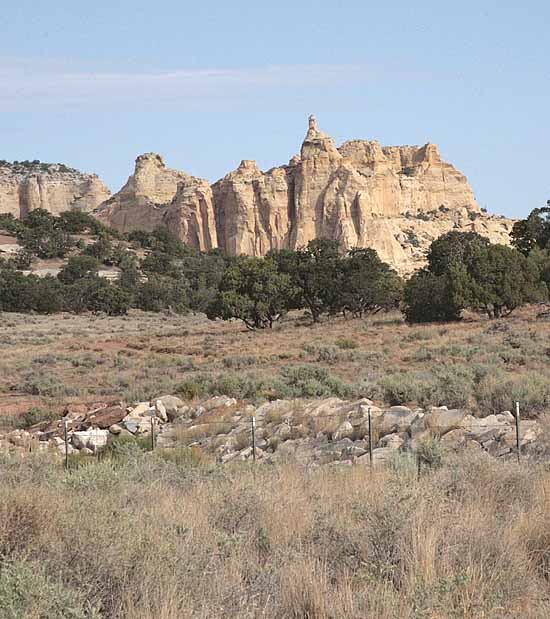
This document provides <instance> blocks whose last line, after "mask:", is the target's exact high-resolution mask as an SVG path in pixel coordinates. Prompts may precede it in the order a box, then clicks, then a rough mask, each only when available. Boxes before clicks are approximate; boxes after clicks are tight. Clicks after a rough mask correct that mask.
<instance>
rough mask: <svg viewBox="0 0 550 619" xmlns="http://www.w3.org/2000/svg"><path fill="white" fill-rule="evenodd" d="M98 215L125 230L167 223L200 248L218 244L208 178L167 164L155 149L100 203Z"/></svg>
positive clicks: (140, 158) (148, 228) (139, 158)
mask: <svg viewBox="0 0 550 619" xmlns="http://www.w3.org/2000/svg"><path fill="white" fill-rule="evenodd" d="M95 215H96V216H97V217H98V219H100V220H101V221H103V222H105V223H106V224H109V225H111V226H113V227H114V228H117V229H118V230H120V231H122V232H131V231H133V230H147V231H152V230H154V229H155V228H157V227H159V226H165V227H167V228H169V229H170V230H172V231H173V232H175V233H176V234H177V235H178V237H179V238H180V239H181V240H182V241H184V242H185V243H187V244H188V245H191V246H192V247H196V248H197V249H201V250H208V249H212V248H214V247H218V241H217V236H216V222H215V218H214V205H213V199H212V190H211V188H210V184H209V183H208V181H206V180H204V179H201V178H196V177H194V176H191V175H189V174H186V173H185V172H180V171H179V170H172V169H170V168H167V167H166V164H165V163H164V160H163V158H162V157H161V156H160V155H157V154H155V153H146V154H144V155H140V156H139V157H138V158H137V159H136V166H135V170H134V173H133V174H132V175H131V176H130V178H129V179H128V181H127V182H126V185H124V187H123V188H122V189H121V190H120V191H119V192H118V193H117V194H115V195H113V196H112V197H111V198H110V199H109V200H107V201H106V202H104V203H103V204H102V205H100V206H99V208H98V209H97V210H96V211H95Z"/></svg>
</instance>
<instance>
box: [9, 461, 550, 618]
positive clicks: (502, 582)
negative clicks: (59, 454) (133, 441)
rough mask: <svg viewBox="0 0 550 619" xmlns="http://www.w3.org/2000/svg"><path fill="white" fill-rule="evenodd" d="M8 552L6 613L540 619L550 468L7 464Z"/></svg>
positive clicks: (548, 553) (549, 600)
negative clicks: (69, 466) (307, 468)
mask: <svg viewBox="0 0 550 619" xmlns="http://www.w3.org/2000/svg"><path fill="white" fill-rule="evenodd" d="M178 454H179V455H178ZM449 458H450V457H449ZM0 556H1V562H0V616H2V617H3V619H15V618H21V617H37V618H38V617H40V618H45V619H54V618H55V619H63V618H65V617H70V618H84V617H105V618H115V617H116V618H123V617H124V618H131V619H145V618H147V619H149V618H150V619H152V618H155V619H176V618H177V619H181V618H187V617H189V618H191V617H193V618H205V619H206V618H214V617H216V618H220V617H228V618H229V617H238V618H252V617H270V618H272V617H277V618H281V619H282V618H289V617H290V618H291V617H294V618H304V619H305V618H309V619H329V618H330V619H340V618H342V619H343V618H344V617H345V618H365V617H376V618H377V619H386V618H387V619H394V618H395V617H400V618H403V619H406V618H419V617H426V618H441V619H444V618H451V617H452V618H458V617H461V618H472V617H479V618H481V617H483V618H485V619H488V618H505V617H506V618H508V617H522V618H527V619H530V618H541V619H542V618H543V617H548V616H550V584H549V577H550V471H549V470H548V468H547V467H545V466H543V465H538V466H534V465H531V466H528V465H523V466H518V465H517V464H515V463H505V462H502V461H497V460H493V459H491V458H490V457H488V456H485V455H483V454H461V455H460V456H459V457H458V459H456V460H453V459H452V458H450V459H448V460H447V461H446V462H445V463H444V465H443V466H442V467H441V468H439V469H437V470H431V471H430V470H427V471H425V472H424V473H423V474H422V475H421V476H420V478H418V477H417V471H416V469H415V467H414V464H412V463H411V462H409V461H408V460H406V459H405V460H400V461H397V462H396V464H395V465H394V466H392V467H391V468H389V469H387V470H375V471H370V470H368V469H366V468H361V467H347V468H343V469H342V468H338V469H336V468H330V467H329V468H323V469H316V470H311V471H304V470H299V469H297V468H294V467H292V466H288V467H281V468H276V467H258V469H257V471H255V472H254V471H253V470H252V469H251V468H248V467H237V468H232V467H225V468H219V467H213V466H211V465H209V464H207V463H204V462H202V461H201V460H200V459H199V458H197V457H194V456H193V454H191V453H189V452H186V451H181V452H177V453H176V455H174V453H173V454H172V455H171V456H167V455H163V454H162V452H160V451H159V452H157V453H156V454H155V455H151V454H150V453H144V452H141V451H139V450H133V449H129V450H128V451H127V452H126V453H123V454H118V455H115V457H108V458H105V459H104V460H103V461H101V462H95V461H93V462H92V463H90V464H86V465H82V466H79V467H75V468H74V469H72V470H70V471H69V472H65V471H64V470H63V469H62V468H61V466H60V465H59V463H52V462H48V461H47V460H44V459H40V458H38V459H36V458H28V459H25V460H24V461H23V462H21V460H13V461H10V460H4V461H3V462H2V466H1V467H0Z"/></svg>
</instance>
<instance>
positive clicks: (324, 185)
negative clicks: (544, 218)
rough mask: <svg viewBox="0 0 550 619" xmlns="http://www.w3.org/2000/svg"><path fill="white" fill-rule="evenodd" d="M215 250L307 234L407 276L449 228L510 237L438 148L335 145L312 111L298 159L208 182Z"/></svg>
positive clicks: (246, 166)
mask: <svg viewBox="0 0 550 619" xmlns="http://www.w3.org/2000/svg"><path fill="white" fill-rule="evenodd" d="M212 189H213V193H214V204H215V209H216V221H217V233H218V241H219V243H220V246H221V247H222V248H223V249H225V250H226V251H227V252H228V253H230V254H238V253H245V254H251V255H263V254H265V253H266V252H267V251H269V249H277V248H282V247H289V248H293V249H294V248H297V247H300V246H303V245H305V244H307V242H308V241H310V240H311V239H314V238H320V237H324V238H332V239H338V240H340V241H341V242H342V244H343V245H345V246H346V247H360V246H368V247H373V248H374V249H376V250H377V251H378V254H379V255H380V257H381V258H382V259H383V260H385V261H387V262H389V263H390V264H392V265H393V266H394V267H395V268H396V269H397V270H398V271H399V272H401V273H403V274H407V273H410V272H412V271H413V270H415V269H416V268H418V267H419V266H421V265H422V264H423V262H424V258H425V253H426V250H427V248H428V247H429V245H430V243H431V241H432V240H434V239H435V238H437V237H438V236H440V235H441V234H444V233H445V232H448V231H449V230H452V229H458V230H465V231H466V230H473V231H476V232H479V233H480V234H483V235H484V236H487V237H489V238H490V240H491V241H493V242H498V243H508V242H509V232H510V229H511V226H512V223H513V222H511V221H510V220H507V219H504V218H500V217H491V216H488V215H486V214H485V213H483V212H482V211H481V209H480V208H479V207H478V205H477V203H476V201H475V198H474V195H473V192H472V190H471V188H470V186H469V184H468V181H467V179H466V177H465V176H464V175H463V174H462V173H461V172H459V171H458V170H456V169H455V168H454V167H453V166H452V165H450V164H448V163H446V162H444V161H442V159H441V156H440V154H439V151H438V149H437V147H436V146H435V145H433V144H426V145H425V146H421V147H418V146H398V147H393V146H391V147H385V148H383V147H381V146H380V144H378V142H375V141H366V140H354V141H351V142H346V143H345V144H344V145H343V146H341V147H340V148H336V145H335V144H334V141H333V140H332V139H331V138H330V137H328V136H327V135H325V134H324V133H323V132H321V131H320V130H319V129H318V127H317V123H316V120H315V118H314V117H311V118H310V121H309V130H308V133H307V135H306V138H305V140H304V143H303V145H302V149H301V153H300V155H299V156H296V157H294V158H293V159H292V160H291V161H290V163H289V165H288V166H283V167H280V168H274V169H272V170H269V171H268V172H265V173H264V172H262V171H260V170H259V169H258V167H257V166H256V164H255V162H253V161H243V162H242V163H241V165H240V166H239V168H238V169H237V170H235V171H234V172H231V173H230V174H228V175H227V176H226V177H224V178H223V179H221V180H220V181H218V182H217V183H215V184H214V185H213V187H212Z"/></svg>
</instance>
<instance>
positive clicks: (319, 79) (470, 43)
mask: <svg viewBox="0 0 550 619" xmlns="http://www.w3.org/2000/svg"><path fill="white" fill-rule="evenodd" d="M549 31H550V3H549V2H548V0H524V1H523V2H517V0H514V1H510V0H499V1H497V0H489V1H487V0H476V1H473V0H462V1H461V2H452V3H451V2H441V1H436V0H431V1H429V2H422V1H421V0H417V1H416V2H411V1H410V0H408V1H406V2H405V1H402V0H394V1H393V2H391V3H390V2H382V3H381V2H371V1H369V0H350V1H345V0H331V1H328V2H324V1H323V0H317V1H315V2H313V1H309V0H305V1H304V0H293V1H288V0H279V2H262V1H261V0H260V1H258V0H256V1H254V2H253V1H249V2H245V1H243V0H233V1H232V2H227V1H218V2H214V1H212V0H200V1H199V0H197V1H195V2H187V1H185V0H178V1H175V0H164V1H163V2H157V3H155V2H151V1H150V0H148V1H147V2H143V1H141V0H131V1H128V0H110V1H109V2H107V1H104V0H93V1H92V2H79V1H78V0H70V1H67V0H48V1H47V2H43V1H41V0H17V1H15V0H14V1H9V2H8V1H7V2H4V3H2V9H1V11H0V145H1V148H0V159H8V160H14V159H17V160H22V159H41V160H42V161H49V162H63V163H66V164H68V165H71V166H73V167H77V168H79V169H81V170H84V171H89V172H96V173H98V174H99V175H100V176H101V177H102V178H103V180H104V181H105V182H106V183H107V184H108V185H109V186H110V188H111V189H113V190H118V189H119V188H120V186H121V185H122V184H123V183H124V182H125V180H126V178H127V176H128V175H129V174H130V173H131V171H132V169H133V161H134V159H135V157H136V156H137V155H138V154H140V153H143V152H148V151H155V152H159V153H162V154H163V155H164V156H165V158H166V162H167V164H168V165H169V166H171V167H175V168H179V169H183V170H185V171H187V172H189V173H192V174H195V175H198V176H202V177H205V178H208V179H209V180H211V181H214V180H217V179H218V178H219V177H221V176H223V175H224V174H225V173H227V172H229V171H230V170H232V169H233V168H235V167H236V166H237V165H238V163H239V161H240V160H241V159H256V160H257V161H258V163H259V165H260V166H261V167H262V168H263V169H267V168H269V167H272V166H274V165H278V164H281V163H286V162H287V161H288V160H289V159H290V158H291V157H292V155H293V154H295V153H296V152H298V150H299V147H300V144H301V141H302V139H303V136H304V134H305V132H306V126H307V116H308V114H310V113H312V112H314V113H315V114H316V115H317V118H318V120H319V125H320V127H321V128H322V129H323V130H324V131H326V132H327V133H329V134H330V135H332V136H333V137H334V138H335V139H336V141H337V142H338V143H341V142H343V141H345V140H347V139H353V138H365V139H377V140H379V141H380V142H382V144H385V145H390V144H423V143H425V142H427V141H431V142H435V143H436V144H438V145H439V147H440V149H441V152H442V154H443V156H444V158H446V159H447V160H449V161H450V162H452V163H453V164H455V165H456V166H457V167H458V168H459V169H461V170H462V171H463V172H465V173H466V174H467V175H468V177H469V178H470V181H471V183H472V186H473V188H474V192H475V194H476V196H477V198H478V201H479V203H480V205H481V206H484V207H486V208H488V209H489V210H490V211H491V212H497V213H502V214H505V215H510V216H523V215H525V214H527V213H528V212H529V211H530V210H531V209H532V208H535V207H536V206H542V205H543V204H544V203H545V201H546V200H547V199H550V128H549V122H548V119H549V113H550V49H549V43H550V36H549V34H548V33H549Z"/></svg>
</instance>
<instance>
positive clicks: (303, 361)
mask: <svg viewBox="0 0 550 619" xmlns="http://www.w3.org/2000/svg"><path fill="white" fill-rule="evenodd" d="M538 311H540V308H528V309H525V310H523V311H522V312H518V313H517V314H515V315H512V316H510V317H509V318H507V319H505V320H501V321H490V320H487V319H484V318H479V317H473V316H472V317H470V318H467V319H466V320H464V321H463V322H462V323H458V324H441V325H427V326H412V327H411V326H408V325H407V324H405V323H404V322H403V320H402V318H401V315H400V314H398V313H395V314H390V315H388V314H380V315H378V316H375V317H371V318H368V319H366V320H359V319H353V320H351V319H350V320H344V319H343V318H336V319H332V320H325V321H324V322H322V323H321V324H318V325H311V324H310V323H309V321H308V320H307V319H306V318H305V317H302V316H301V315H291V316H288V317H286V319H285V320H284V321H282V322H281V323H280V324H278V325H277V326H276V328H275V329H273V330H272V331H271V330H266V331H260V332H254V333H252V332H249V331H247V330H246V329H245V328H244V327H243V326H242V323H239V322H231V323H227V322H225V323H224V322H211V321H208V320H207V319H206V318H204V317H202V316H193V315H189V316H174V315H159V314H146V313H141V312H132V313H131V314H130V315H129V316H127V317H121V318H108V317H100V316H72V315H56V316H29V315H16V314H3V315H2V316H1V322H0V346H1V350H2V355H1V357H0V416H2V418H3V420H4V423H6V419H7V418H8V417H11V416H14V415H17V414H20V413H23V412H25V411H26V410H27V409H28V408H29V406H33V407H39V408H42V409H47V410H52V411H54V412H61V410H62V409H63V407H64V405H65V404H66V403H67V402H69V401H82V402H96V401H105V400H107V401H120V400H122V401H124V402H126V403H131V402H133V401H138V400H143V399H148V398H152V397H155V396H159V395H163V394H166V393H177V394H180V395H181V396H182V397H183V398H184V399H185V398H187V399H191V398H193V397H199V396H203V395H208V394H209V393H213V394H216V393H225V394H226V395H231V396H235V397H237V398H241V399H249V400H258V399H262V398H274V397H293V396H296V397H301V396H304V397H315V396H322V395H327V394H334V395H342V396H344V395H350V396H355V395H360V396H365V397H370V398H371V399H373V400H376V401H379V402H384V403H386V404H400V403H417V404H419V405H421V406H425V405H430V404H434V405H438V404H441V405H443V404H446V405H449V406H468V407H470V408H471V409H472V410H473V411H477V412H478V413H480V414H482V415H486V414H489V413H490V412H493V411H497V409H498V410H504V409H507V408H509V407H510V406H511V405H512V402H513V401H514V400H515V399H519V400H521V401H522V408H523V410H524V412H525V414H526V415H530V414H538V413H540V412H543V411H544V410H545V409H546V407H547V405H548V404H549V403H550V382H549V380H548V378H549V377H550V366H549V361H550V323H548V322H544V321H540V320H537V319H536V314H537V312H538ZM497 412H498V411H497Z"/></svg>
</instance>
